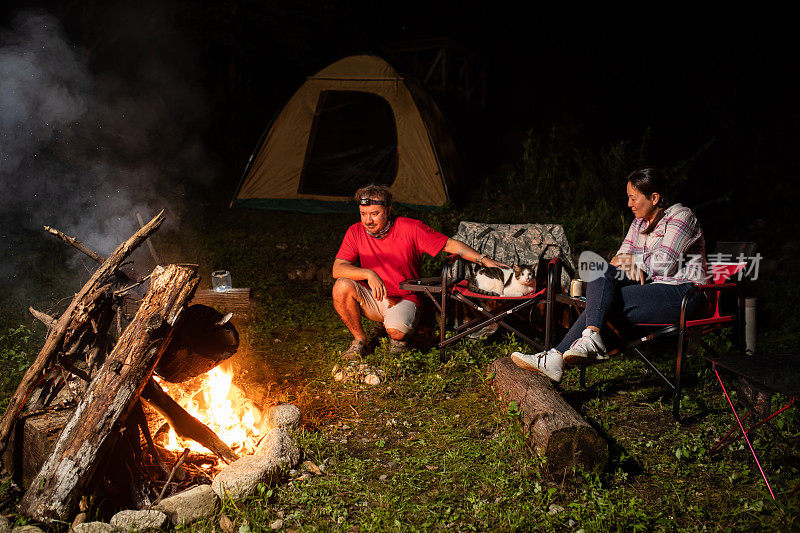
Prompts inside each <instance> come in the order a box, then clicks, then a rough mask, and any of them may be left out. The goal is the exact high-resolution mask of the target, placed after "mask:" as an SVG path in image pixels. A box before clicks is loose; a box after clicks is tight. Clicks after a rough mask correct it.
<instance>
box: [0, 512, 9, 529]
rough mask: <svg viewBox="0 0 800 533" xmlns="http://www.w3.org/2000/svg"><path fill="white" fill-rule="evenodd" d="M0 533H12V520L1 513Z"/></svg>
mask: <svg viewBox="0 0 800 533" xmlns="http://www.w3.org/2000/svg"><path fill="white" fill-rule="evenodd" d="M0 533H11V522H9V521H8V518H6V517H5V516H3V515H1V514H0Z"/></svg>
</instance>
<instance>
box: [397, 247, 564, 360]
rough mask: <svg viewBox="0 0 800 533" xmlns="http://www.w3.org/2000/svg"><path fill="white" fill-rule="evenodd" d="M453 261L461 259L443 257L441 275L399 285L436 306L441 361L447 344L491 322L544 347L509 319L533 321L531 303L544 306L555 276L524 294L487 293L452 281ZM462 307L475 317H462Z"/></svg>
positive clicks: (539, 348) (538, 347)
mask: <svg viewBox="0 0 800 533" xmlns="http://www.w3.org/2000/svg"><path fill="white" fill-rule="evenodd" d="M453 261H461V258H460V257H459V256H457V255H453V256H450V257H448V258H447V259H446V260H445V266H444V268H443V269H442V277H441V278H438V277H436V278H422V279H414V280H406V281H404V282H402V283H401V284H400V288H401V289H405V290H410V291H414V292H421V293H423V294H426V295H427V296H428V297H429V298H430V300H431V301H432V302H433V303H434V305H435V306H436V309H437V311H438V312H439V343H438V344H437V348H439V357H440V360H441V361H446V358H447V356H446V350H447V347H448V346H450V345H451V344H453V343H455V342H458V341H459V340H461V339H463V338H464V337H466V336H468V335H471V334H473V333H475V332H477V331H479V330H481V329H483V328H485V327H487V326H491V325H493V324H498V326H499V327H502V328H503V329H505V330H506V331H509V332H511V333H512V334H514V335H516V336H517V337H518V338H519V339H521V340H522V341H523V342H526V343H528V344H531V345H532V346H534V347H535V348H537V349H538V350H541V349H543V344H542V343H541V342H539V341H537V340H535V339H533V338H531V337H530V336H528V335H527V334H525V333H523V332H522V331H520V329H519V328H517V327H515V326H514V325H512V324H511V323H510V319H511V318H512V317H513V316H517V317H522V318H523V319H524V320H525V321H526V322H528V323H531V322H532V321H533V318H532V317H533V308H534V306H536V305H538V304H541V305H542V306H545V302H546V294H547V292H548V290H551V291H552V290H553V287H555V290H556V291H557V290H558V287H557V286H558V285H559V283H560V281H559V279H558V278H555V281H551V282H550V283H549V284H548V285H547V286H545V287H536V289H535V290H534V291H533V292H532V293H531V294H529V295H527V296H521V297H501V296H490V295H486V294H480V293H476V292H473V291H471V290H469V289H468V288H467V281H466V280H458V279H456V280H452V279H451V278H450V273H449V272H450V269H449V268H448V267H449V265H448V263H450V262H453ZM554 261H556V259H553V260H550V263H552V262H554ZM548 264H549V263H548ZM548 264H544V265H540V266H538V268H541V269H543V272H544V271H546V269H548ZM537 279H540V280H541V279H548V277H547V276H544V275H541V276H537ZM540 283H541V282H540ZM442 287H446V290H442ZM487 302H492V304H491V305H490V304H488V303H487ZM465 309H472V310H473V311H474V312H475V313H476V314H477V316H475V317H474V318H471V319H468V320H464V318H463V317H464V310H465ZM454 315H455V317H454ZM452 318H455V319H456V320H455V326H454V329H455V334H454V335H452V336H450V337H447V334H446V328H447V325H448V323H449V322H450V321H451V319H452Z"/></svg>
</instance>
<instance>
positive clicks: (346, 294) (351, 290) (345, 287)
mask: <svg viewBox="0 0 800 533" xmlns="http://www.w3.org/2000/svg"><path fill="white" fill-rule="evenodd" d="M332 296H333V300H334V301H344V300H346V299H348V298H352V299H356V288H355V287H354V286H353V281H352V280H350V279H348V278H339V279H337V280H336V282H335V283H334V284H333V290H332Z"/></svg>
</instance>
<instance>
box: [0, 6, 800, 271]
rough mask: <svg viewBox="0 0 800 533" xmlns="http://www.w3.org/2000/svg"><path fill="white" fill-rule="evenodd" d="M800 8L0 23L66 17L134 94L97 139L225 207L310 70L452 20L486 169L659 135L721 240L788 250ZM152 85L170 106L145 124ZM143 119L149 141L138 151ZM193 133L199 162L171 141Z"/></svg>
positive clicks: (165, 9) (467, 129)
mask: <svg viewBox="0 0 800 533" xmlns="http://www.w3.org/2000/svg"><path fill="white" fill-rule="evenodd" d="M790 6H791V3H789V2H775V3H768V4H762V5H759V6H758V7H752V8H750V9H741V10H737V9H733V8H731V7H729V6H724V7H723V6H718V7H717V6H704V7H698V6H697V5H692V4H680V3H670V4H664V5H657V6H654V5H647V6H638V7H637V6H629V7H624V6H621V5H613V6H612V5H607V4H598V3H592V4H586V5H584V4H577V3H576V4H569V5H558V6H556V5H554V3H537V2H531V3H528V4H527V5H523V6H520V5H517V4H516V3H506V2H494V3H490V2H449V1H448V2H422V1H416V0H412V1H407V2H403V3H381V2H348V1H343V0H332V1H327V2H310V1H296V0H291V1H290V0H270V1H253V0H246V1H241V2H224V1H220V2H190V1H179V0H176V1H169V2H153V1H148V0H145V1H141V2H101V1H96V0H72V1H43V2H25V3H17V4H8V5H6V6H5V7H3V8H2V15H3V23H2V25H1V26H0V27H2V28H4V29H5V30H8V29H9V28H14V27H15V26H14V25H15V24H18V22H19V18H20V17H21V16H22V17H24V16H28V15H29V14H30V13H37V12H42V11H39V10H43V12H46V13H49V14H51V15H52V16H53V17H54V18H55V19H56V20H57V21H58V23H59V24H60V25H61V26H62V34H63V35H62V36H63V39H64V41H65V42H67V43H68V44H69V45H70V46H71V47H72V48H73V51H74V53H75V54H77V55H78V57H79V58H80V60H81V61H83V62H84V63H85V66H86V69H87V71H88V73H89V75H90V76H91V77H92V78H91V80H92V81H91V87H89V88H88V89H87V91H89V92H90V93H91V94H92V96H97V95H98V94H100V95H103V94H105V95H106V96H107V95H108V94H109V93H111V95H112V96H113V98H107V99H105V100H103V99H102V98H100V99H98V101H100V102H101V104H102V105H104V106H106V107H108V108H109V109H110V108H113V106H116V105H128V104H121V103H120V102H128V103H131V106H132V109H133V110H134V111H133V112H129V113H119V114H118V116H117V115H115V117H116V118H115V119H114V123H113V127H114V128H115V130H114V131H115V133H114V135H113V136H109V137H108V138H106V139H103V140H101V141H100V144H103V146H101V147H100V148H99V149H106V150H107V151H108V152H109V154H110V155H109V158H110V159H113V160H114V161H115V162H116V161H119V160H124V159H126V158H128V159H130V160H133V159H137V158H138V159H145V160H148V159H149V161H150V162H151V163H155V162H157V163H158V166H159V168H160V169H161V170H162V171H161V172H156V173H154V174H153V176H152V181H153V183H154V187H155V190H157V191H161V194H162V195H163V196H164V197H169V196H170V194H172V196H173V200H172V201H173V202H175V203H180V202H183V201H187V202H205V203H207V204H208V205H213V206H214V207H218V208H220V209H222V208H224V207H225V206H226V205H227V203H228V201H229V200H230V199H231V197H232V195H233V193H234V189H235V186H236V184H237V182H238V180H239V177H240V175H241V172H242V170H243V168H244V165H245V163H246V161H247V158H248V157H249V155H250V153H251V152H252V150H253V148H254V146H255V144H256V142H257V140H258V139H259V137H260V135H261V133H262V131H263V130H264V128H265V127H266V125H267V124H268V123H269V121H270V120H271V119H272V117H274V115H275V114H276V113H277V112H278V111H279V110H280V108H281V106H282V105H283V104H284V103H285V102H286V101H287V100H288V99H289V98H290V97H291V95H292V93H293V92H294V90H296V89H297V88H298V87H299V86H300V84H301V83H302V82H303V81H304V79H305V78H306V77H307V76H310V75H313V74H314V73H315V72H316V71H318V70H319V69H321V68H323V67H325V66H326V65H328V64H330V63H331V62H333V61H335V60H337V59H340V58H342V57H344V56H347V55H351V54H356V53H375V52H378V51H379V49H380V46H381V45H382V44H384V43H391V42H397V41H406V40H414V39H421V38H428V37H449V38H451V39H453V40H454V41H456V42H458V43H460V44H461V45H463V46H465V47H467V48H468V49H470V50H471V51H473V52H474V53H475V54H477V55H479V56H480V57H482V58H483V59H484V60H485V61H486V65H487V73H488V78H487V81H488V87H487V102H486V106H485V108H484V109H479V108H477V107H475V106H472V107H470V106H467V105H464V104H462V103H460V102H458V101H456V100H455V99H453V98H451V97H448V95H441V94H439V95H435V96H436V97H437V100H438V103H439V105H440V106H441V107H442V109H443V110H444V112H445V115H446V117H447V118H448V120H449V121H450V122H451V124H452V126H453V129H454V133H455V135H456V138H457V140H458V141H459V143H460V146H461V149H462V151H463V153H464V154H465V159H466V161H467V163H468V167H469V169H470V170H471V179H472V180H473V182H474V183H478V182H479V181H480V180H482V179H485V177H486V176H492V175H496V174H497V173H498V172H500V171H499V170H498V169H502V168H506V167H507V166H508V165H514V164H516V163H518V162H519V159H520V157H521V154H522V150H523V141H524V139H525V138H526V136H527V135H528V134H529V133H532V134H533V135H535V136H548V135H554V138H555V139H556V143H557V148H558V149H559V150H561V151H562V152H563V153H565V154H569V153H571V152H570V151H579V152H586V151H592V150H600V149H603V148H604V147H607V146H609V145H611V144H613V143H615V142H619V141H628V142H631V143H633V144H634V145H636V146H639V145H641V144H642V143H644V144H645V145H646V150H645V158H644V159H645V161H646V162H647V163H648V164H653V165H657V166H664V167H667V168H672V167H674V166H675V165H676V164H678V163H679V162H682V163H686V166H687V167H688V170H687V172H686V175H687V180H686V182H685V183H684V184H683V187H682V194H681V196H680V199H681V200H682V201H683V202H684V203H686V204H688V205H690V206H694V207H696V208H697V209H698V210H699V212H700V214H701V221H702V223H703V226H704V228H705V229H706V233H708V234H710V235H713V236H714V238H713V239H712V240H716V239H718V238H719V239H741V238H760V240H761V241H762V242H761V246H760V249H761V250H762V252H763V253H764V254H765V255H770V254H771V255H772V256H777V255H778V254H779V252H780V248H781V245H782V243H783V242H784V241H785V240H787V239H791V238H793V236H792V229H793V227H794V224H793V205H792V203H793V202H792V198H794V195H795V194H796V193H797V191H798V186H797V182H796V179H795V177H796V176H797V175H798V164H797V158H796V155H795V154H796V148H797V146H798V141H800V138H799V136H798V133H797V123H798V119H800V113H799V112H798V105H797V95H798V94H800V92H798V84H797V76H796V74H795V70H796V69H797V65H798V63H797V59H798V54H797V52H798V40H797V38H796V31H795V28H794V27H793V20H794V19H793V17H792V16H790V13H791V11H790ZM15 21H16V22H15ZM7 43H8V39H7V38H6V39H4V44H7ZM154 71H157V72H159V74H158V75H156V76H154V75H153V74H152V73H153V72H154ZM109 84H113V85H114V87H115V89H114V91H108V90H106V89H105V87H108V85H109ZM126 88H127V90H128V92H127V93H126V92H125V90H126ZM137 98H139V99H141V101H140V102H139V105H140V107H142V108H145V107H146V108H148V109H151V110H152V109H156V110H157V111H158V113H159V114H158V116H155V117H152V116H147V117H146V120H147V121H149V122H144V119H143V115H142V113H141V112H137V111H136V101H137ZM143 102H146V104H143ZM151 102H155V104H153V105H151ZM106 118H107V117H106ZM165 123H169V124H170V131H169V136H165V135H162V128H163V127H164V124H165ZM92 126H93V124H92V123H91V122H90V121H86V120H84V122H83V124H82V125H81V127H82V128H84V130H88V129H91V128H92ZM94 126H99V121H98V122H97V123H95V124H94ZM106 127H107V129H108V127H109V126H108V125H106ZM129 131H133V132H135V134H136V136H139V137H147V138H149V144H148V146H147V147H146V148H144V149H137V150H130V149H128V148H129V147H128V146H126V143H127V142H128V140H127V137H128V135H129V133H127V132H129ZM552 132H556V133H555V134H553V133H552ZM86 137H92V136H88V135H86V136H84V138H83V140H86ZM167 137H169V138H170V142H161V139H166V138H167ZM189 140H191V142H193V143H195V142H196V143H197V148H196V152H195V154H196V157H195V158H194V161H193V163H192V164H188V163H187V158H189V157H190V156H187V154H185V153H184V154H183V155H182V156H181V159H180V161H179V160H178V159H176V158H174V157H173V156H172V154H171V152H170V150H173V151H174V150H176V148H177V147H178V146H181V145H182V143H183V144H185V143H187V142H188V141H189ZM73 144H75V143H74V142H73ZM115 149H119V150H118V152H115V151H114V150H115ZM62 162H63V161H62ZM631 170H632V169H631ZM34 174H35V173H34ZM118 174H119V175H120V176H121V175H122V174H121V173H118ZM32 175H33V174H31V175H30V176H32ZM30 176H29V177H30ZM623 178H624V176H619V177H618V179H619V180H622V179H623ZM3 179H4V180H7V179H9V178H8V177H7V176H5V175H4V176H3ZM31 179H34V180H35V179H36V177H35V176H34V177H33V178H31ZM119 179H120V181H124V178H119ZM603 179H608V178H607V177H604V178H603ZM609 186H610V187H620V191H621V190H622V188H621V187H622V186H621V185H619V184H618V182H617V181H614V183H609ZM464 188H465V189H467V191H468V190H469V188H470V185H469V183H467V184H464ZM170 191H172V192H171V193H170ZM176 191H177V192H176ZM466 196H467V198H468V199H469V195H468V194H467V195H466ZM623 196H624V195H623V194H622V192H620V198H621V202H624V197H623ZM621 205H623V207H624V204H621ZM176 211H180V209H176ZM67 229H69V228H67ZM751 230H753V231H755V232H756V233H751Z"/></svg>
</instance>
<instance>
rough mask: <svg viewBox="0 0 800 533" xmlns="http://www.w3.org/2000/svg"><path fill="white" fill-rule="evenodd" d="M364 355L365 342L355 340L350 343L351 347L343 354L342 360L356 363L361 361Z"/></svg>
mask: <svg viewBox="0 0 800 533" xmlns="http://www.w3.org/2000/svg"><path fill="white" fill-rule="evenodd" d="M363 353H364V341H360V340H354V341H353V342H351V343H350V347H349V348H348V349H347V351H345V352H344V353H343V354H342V359H344V360H345V361H356V360H358V359H361V355H362V354H363Z"/></svg>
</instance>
